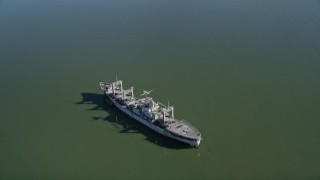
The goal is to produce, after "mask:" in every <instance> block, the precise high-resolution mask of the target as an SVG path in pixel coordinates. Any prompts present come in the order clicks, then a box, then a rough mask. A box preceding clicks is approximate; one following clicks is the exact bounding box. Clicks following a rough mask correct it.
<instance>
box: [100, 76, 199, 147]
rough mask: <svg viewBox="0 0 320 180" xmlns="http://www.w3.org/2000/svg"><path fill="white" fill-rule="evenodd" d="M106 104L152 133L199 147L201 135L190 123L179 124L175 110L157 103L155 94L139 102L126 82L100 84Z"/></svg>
mask: <svg viewBox="0 0 320 180" xmlns="http://www.w3.org/2000/svg"><path fill="white" fill-rule="evenodd" d="M100 88H101V90H102V91H103V93H104V95H105V97H106V99H105V101H106V103H108V104H109V105H114V106H115V107H116V108H117V109H119V110H120V111H122V112H123V113H125V114H126V115H127V116H129V117H131V118H132V119H134V120H136V121H138V122H139V123H141V124H143V125H145V126H146V127H148V128H150V129H151V130H153V131H155V132H157V133H159V134H162V135H164V136H166V137H168V138H171V139H174V140H177V141H180V142H183V143H186V144H189V145H190V146H193V147H199V145H200V142H201V139H202V138H201V133H200V132H199V130H198V129H197V128H195V127H194V126H193V125H192V124H191V123H189V122H188V121H186V120H178V119H176V118H175V117H174V107H173V106H169V103H168V106H165V105H164V104H162V103H160V102H155V101H154V100H153V99H152V97H150V96H149V95H150V93H151V91H152V90H151V91H146V90H143V93H142V94H141V95H140V96H143V97H142V98H137V97H135V96H134V93H133V87H131V88H129V89H123V85H122V80H116V81H115V82H111V83H107V82H100Z"/></svg>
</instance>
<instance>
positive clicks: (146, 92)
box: [140, 90, 152, 98]
mask: <svg viewBox="0 0 320 180" xmlns="http://www.w3.org/2000/svg"><path fill="white" fill-rule="evenodd" d="M151 92H152V90H151V91H146V90H143V93H142V94H141V95H140V96H146V98H147V97H148V95H149V94H150V93H151Z"/></svg>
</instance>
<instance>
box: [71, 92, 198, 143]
mask: <svg viewBox="0 0 320 180" xmlns="http://www.w3.org/2000/svg"><path fill="white" fill-rule="evenodd" d="M81 96H82V100H81V101H79V102H77V103H76V104H91V105H92V106H93V107H92V108H90V109H88V110H89V111H107V112H108V115H107V116H106V117H99V116H93V117H92V120H93V121H97V120H103V121H106V122H110V123H112V124H113V126H115V127H116V128H117V129H118V132H119V133H141V134H143V135H144V136H145V137H146V138H145V139H146V140H147V141H149V142H151V143H153V144H156V145H158V146H162V147H166V148H170V149H188V148H192V147H191V146H189V145H187V144H184V143H181V142H178V141H175V140H172V139H169V138H167V137H165V136H163V135H160V134H158V133H156V132H154V131H152V130H150V129H149V128H147V127H145V126H143V125H142V124H140V123H138V122H136V121H135V120H134V119H132V118H130V117H128V116H127V115H125V114H124V113H122V112H121V111H119V110H118V109H116V108H115V107H114V106H110V105H108V104H107V103H106V102H105V97H104V95H103V94H97V93H81Z"/></svg>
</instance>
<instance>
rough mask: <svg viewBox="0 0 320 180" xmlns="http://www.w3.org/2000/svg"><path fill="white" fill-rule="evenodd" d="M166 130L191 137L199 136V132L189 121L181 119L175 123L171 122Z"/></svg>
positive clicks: (196, 137)
mask: <svg viewBox="0 0 320 180" xmlns="http://www.w3.org/2000/svg"><path fill="white" fill-rule="evenodd" d="M167 130H169V131H171V132H173V133H176V134H178V135H181V136H185V137H188V138H192V139H198V138H200V137H201V134H200V132H199V131H198V129H196V128H195V127H194V126H192V125H191V124H190V123H189V122H187V121H185V120H182V121H178V122H177V123H174V124H171V125H170V126H169V127H168V128H167Z"/></svg>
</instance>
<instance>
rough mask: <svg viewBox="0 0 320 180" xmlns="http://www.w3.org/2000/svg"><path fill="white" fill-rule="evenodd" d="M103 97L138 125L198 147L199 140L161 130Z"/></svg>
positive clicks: (110, 99)
mask: <svg viewBox="0 0 320 180" xmlns="http://www.w3.org/2000/svg"><path fill="white" fill-rule="evenodd" d="M105 96H106V97H107V100H106V101H107V103H108V104H110V105H114V106H115V107H117V108H118V109H119V110H120V111H122V112H123V113H125V114H126V115H128V116H129V117H131V118H133V119H134V120H136V121H138V122H139V123H141V124H143V125H145V126H146V127H148V128H150V129H151V130H153V131H155V132H157V133H159V134H162V135H163V136H166V137H168V138H171V139H174V140H177V141H180V142H183V143H187V144H189V145H190V146H195V147H198V146H199V145H200V142H201V139H192V140H191V139H190V140H188V139H184V138H180V137H177V136H176V135H175V134H174V133H173V132H170V131H168V130H166V129H162V128H160V127H158V126H156V125H154V124H152V123H150V122H148V121H146V120H145V119H143V118H141V117H140V116H137V115H136V114H134V113H133V112H132V111H130V110H128V109H127V108H126V107H125V106H122V105H120V104H119V103H118V102H116V101H115V100H114V99H112V98H111V97H110V96H109V95H108V94H107V93H105Z"/></svg>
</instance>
